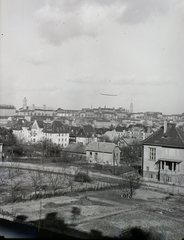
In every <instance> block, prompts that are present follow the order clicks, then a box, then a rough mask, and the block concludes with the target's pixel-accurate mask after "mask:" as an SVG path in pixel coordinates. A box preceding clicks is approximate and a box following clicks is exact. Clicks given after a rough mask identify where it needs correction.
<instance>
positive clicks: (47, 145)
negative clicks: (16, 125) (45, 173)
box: [36, 139, 62, 157]
mask: <svg viewBox="0 0 184 240" xmlns="http://www.w3.org/2000/svg"><path fill="white" fill-rule="evenodd" d="M36 147H38V148H39V150H40V151H41V153H42V156H44V157H50V156H54V157H56V156H60V154H61V150H62V149H61V148H60V147H59V146H58V145H57V144H54V143H53V142H50V141H49V140H48V139H44V140H41V141H39V142H38V143H37V144H36Z"/></svg>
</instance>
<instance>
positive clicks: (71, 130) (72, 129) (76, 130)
mask: <svg viewBox="0 0 184 240" xmlns="http://www.w3.org/2000/svg"><path fill="white" fill-rule="evenodd" d="M79 129H80V127H77V126H71V129H70V135H72V136H76V135H77V133H78V131H79Z"/></svg>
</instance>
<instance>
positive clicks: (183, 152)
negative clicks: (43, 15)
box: [143, 145, 184, 177]
mask: <svg viewBox="0 0 184 240" xmlns="http://www.w3.org/2000/svg"><path fill="white" fill-rule="evenodd" d="M150 148H156V160H155V161H154V160H150ZM143 157H144V161H143V164H144V165H143V176H144V177H149V175H150V174H153V175H154V174H157V173H158V165H156V164H155V163H156V161H158V159H159V158H166V159H171V160H173V161H174V160H183V161H182V162H181V163H180V164H179V172H178V171H175V172H174V171H172V172H171V171H167V173H168V174H172V175H174V174H180V175H183V174H184V149H176V148H166V147H161V146H146V145H145V146H144V151H143ZM147 167H149V171H147Z"/></svg>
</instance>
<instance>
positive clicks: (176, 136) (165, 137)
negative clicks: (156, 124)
mask: <svg viewBox="0 0 184 240" xmlns="http://www.w3.org/2000/svg"><path fill="white" fill-rule="evenodd" d="M142 144H143V145H155V146H168V147H169V146H170V147H182V148H184V131H182V130H181V129H179V128H178V127H176V124H173V123H168V124H167V131H166V133H164V127H163V126H162V127H161V128H159V129H158V130H157V131H156V132H155V133H153V134H152V135H150V136H149V137H148V138H146V139H145V140H144V141H142Z"/></svg>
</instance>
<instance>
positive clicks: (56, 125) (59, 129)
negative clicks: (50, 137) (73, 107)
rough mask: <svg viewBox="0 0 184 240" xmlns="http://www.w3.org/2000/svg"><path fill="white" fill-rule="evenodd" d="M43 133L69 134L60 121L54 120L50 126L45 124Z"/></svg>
mask: <svg viewBox="0 0 184 240" xmlns="http://www.w3.org/2000/svg"><path fill="white" fill-rule="evenodd" d="M43 132H45V133H69V131H68V129H67V128H66V127H65V126H64V124H63V123H62V122H61V121H58V120H55V121H53V122H52V123H51V124H47V125H46V126H45V127H44V129H43Z"/></svg>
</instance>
